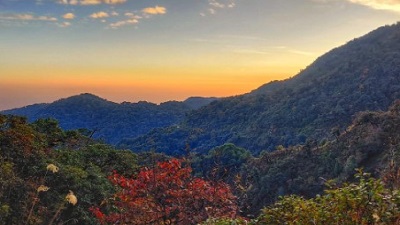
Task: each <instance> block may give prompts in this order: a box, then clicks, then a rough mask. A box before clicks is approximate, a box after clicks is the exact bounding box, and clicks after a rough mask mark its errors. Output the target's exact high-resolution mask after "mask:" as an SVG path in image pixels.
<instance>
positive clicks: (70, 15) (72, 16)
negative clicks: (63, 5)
mask: <svg viewBox="0 0 400 225" xmlns="http://www.w3.org/2000/svg"><path fill="white" fill-rule="evenodd" d="M63 18H64V19H67V20H72V19H74V18H75V14H73V13H66V14H64V15H63Z"/></svg>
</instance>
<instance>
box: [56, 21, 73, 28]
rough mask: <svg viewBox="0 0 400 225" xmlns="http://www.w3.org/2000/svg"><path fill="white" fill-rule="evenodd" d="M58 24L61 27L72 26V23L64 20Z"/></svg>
mask: <svg viewBox="0 0 400 225" xmlns="http://www.w3.org/2000/svg"><path fill="white" fill-rule="evenodd" d="M57 25H58V26H59V27H69V26H71V23H70V22H62V23H57Z"/></svg>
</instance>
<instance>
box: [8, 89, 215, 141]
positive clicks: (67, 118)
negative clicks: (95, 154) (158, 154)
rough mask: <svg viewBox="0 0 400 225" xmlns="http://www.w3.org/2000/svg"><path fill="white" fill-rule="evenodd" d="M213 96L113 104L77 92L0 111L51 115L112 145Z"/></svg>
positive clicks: (173, 120) (34, 117) (164, 122)
mask: <svg viewBox="0 0 400 225" xmlns="http://www.w3.org/2000/svg"><path fill="white" fill-rule="evenodd" d="M214 100H216V98H200V97H196V98H193V99H191V98H189V99H187V100H186V101H184V102H177V101H169V102H164V103H161V104H159V105H157V104H153V103H149V102H145V101H141V102H138V103H129V102H123V103H121V104H117V103H114V102H111V101H107V100H106V99H102V98H100V97H98V96H95V95H93V94H88V93H85V94H80V95H76V96H72V97H69V98H65V99H60V100H57V101H55V102H53V103H50V104H35V105H31V106H26V107H23V108H18V109H12V110H6V111H3V112H2V113H4V114H13V115H21V116H26V117H28V119H29V121H35V120H37V119H39V118H55V119H57V120H58V121H59V123H60V126H61V127H62V128H63V129H80V128H86V129H89V130H90V131H93V132H94V135H93V137H95V138H100V139H103V140H105V141H106V142H108V143H111V144H116V143H118V142H119V141H120V140H121V139H123V138H126V137H135V136H139V135H142V134H145V133H147V132H149V131H150V130H152V129H153V128H157V127H166V126H170V125H173V124H177V123H178V122H179V121H181V120H182V119H183V118H184V116H185V114H186V113H188V112H189V111H191V110H193V109H198V108H199V107H202V106H204V105H206V104H208V103H210V102H212V101H214Z"/></svg>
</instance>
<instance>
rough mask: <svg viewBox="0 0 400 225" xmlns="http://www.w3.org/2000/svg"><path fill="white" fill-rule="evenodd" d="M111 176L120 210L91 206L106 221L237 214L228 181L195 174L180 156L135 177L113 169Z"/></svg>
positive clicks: (174, 220) (181, 220) (193, 220)
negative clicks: (192, 173) (224, 181)
mask: <svg viewBox="0 0 400 225" xmlns="http://www.w3.org/2000/svg"><path fill="white" fill-rule="evenodd" d="M110 180H111V181H112V182H113V183H114V184H115V185H117V186H118V187H120V191H118V192H117V193H116V194H115V202H114V207H115V208H116V209H117V211H116V212H112V213H109V214H108V215H106V214H104V213H103V212H102V211H101V210H100V209H99V208H97V207H92V208H91V211H92V212H93V213H94V215H95V216H96V218H97V219H98V220H99V221H100V222H101V223H103V224H115V223H118V224H197V223H199V222H201V221H204V220H206V219H207V218H210V217H228V218H233V217H235V216H236V212H237V205H236V202H235V200H236V198H235V196H234V195H233V194H232V192H231V190H230V188H229V186H228V185H227V184H225V183H223V182H209V181H205V180H203V179H201V178H195V177H192V175H191V168H190V167H189V166H183V165H182V161H181V160H178V159H172V160H170V161H167V162H161V163H157V165H156V167H155V168H153V169H148V168H144V169H142V170H141V171H140V172H139V173H138V175H137V176H136V178H126V177H124V176H121V175H119V174H117V173H116V172H114V174H113V175H112V176H110Z"/></svg>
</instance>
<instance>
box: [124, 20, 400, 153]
mask: <svg viewBox="0 0 400 225" xmlns="http://www.w3.org/2000/svg"><path fill="white" fill-rule="evenodd" d="M399 65H400V23H397V24H395V25H391V26H384V27H380V28H378V29H376V30H374V31H372V32H370V33H369V34H367V35H365V36H363V37H360V38H357V39H354V40H352V41H350V42H348V43H347V44H345V45H343V46H341V47H338V48H335V49H333V50H331V51H329V52H328V53H326V54H324V55H323V56H321V57H319V58H318V59H317V60H316V61H315V62H314V63H312V64H311V65H309V66H308V67H307V68H306V69H304V70H303V71H301V72H300V73H299V74H297V75H296V76H294V77H293V78H291V79H287V80H284V81H275V82H271V83H269V84H266V85H263V86H262V87H260V88H258V89H257V90H254V91H253V92H251V93H249V94H246V95H242V96H237V97H230V98H225V99H223V100H220V101H215V102H212V103H210V104H209V105H206V106H205V107H202V108H200V109H198V110H195V111H192V112H190V113H189V114H188V115H187V116H186V117H185V119H184V120H183V122H181V123H180V124H179V125H174V126H170V127H167V128H159V129H155V130H152V131H151V132H150V133H148V134H146V135H143V136H140V137H136V138H129V139H124V140H123V141H122V142H121V143H120V146H124V147H128V148H130V149H132V150H134V151H146V150H149V149H156V150H157V151H160V152H165V153H172V154H183V153H184V151H185V149H187V147H188V146H190V148H191V149H192V150H193V151H197V152H204V151H207V150H209V149H212V148H214V147H216V146H219V145H222V144H224V143H227V142H230V143H233V144H235V145H237V146H239V147H244V148H246V149H249V150H250V151H251V152H252V153H255V154H257V153H259V152H261V151H262V150H268V151H272V150H274V149H275V148H276V146H279V145H283V146H290V145H296V144H301V143H305V142H306V141H307V140H323V139H328V140H329V139H333V138H334V135H333V134H335V133H337V132H340V131H341V130H343V129H344V128H345V127H346V126H347V125H348V124H350V122H351V120H352V116H353V115H354V114H356V113H357V112H360V111H366V110H374V111H376V110H378V111H379V110H386V109H387V108H388V106H389V105H390V104H391V103H392V102H393V101H394V100H395V99H398V98H400V66H399Z"/></svg>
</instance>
